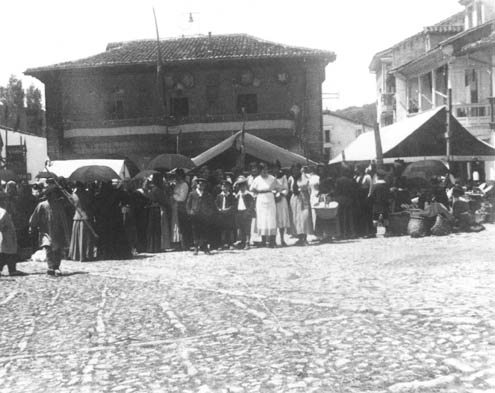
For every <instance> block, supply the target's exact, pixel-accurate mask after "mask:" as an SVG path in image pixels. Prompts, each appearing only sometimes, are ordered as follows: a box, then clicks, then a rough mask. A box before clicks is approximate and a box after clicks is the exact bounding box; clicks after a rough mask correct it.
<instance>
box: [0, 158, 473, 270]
mask: <svg viewBox="0 0 495 393" xmlns="http://www.w3.org/2000/svg"><path fill="white" fill-rule="evenodd" d="M401 172H402V170H401V168H399V167H398V168H395V167H394V168H392V169H391V170H390V171H388V172H386V171H384V170H377V168H376V166H375V165H372V164H370V165H369V166H367V167H365V166H356V167H352V166H350V165H347V164H344V165H342V166H341V167H339V168H335V167H325V166H316V167H311V166H304V167H303V166H301V165H299V164H294V165H292V167H291V168H288V169H283V168H281V166H280V165H278V164H275V165H270V166H269V165H267V164H265V163H251V164H250V166H249V170H248V171H245V172H237V173H235V172H225V171H223V170H221V169H216V170H214V171H211V170H210V169H209V168H208V167H207V166H203V167H201V168H197V169H196V170H194V171H193V172H189V173H186V172H185V171H184V170H183V169H176V170H174V171H172V172H167V173H160V172H155V173H152V174H151V175H150V176H149V177H147V178H142V179H141V178H137V179H132V180H124V181H122V180H113V181H107V182H89V183H86V184H83V183H81V182H75V183H71V182H68V181H66V180H65V179H63V178H47V179H43V180H42V181H40V182H38V183H37V184H34V185H28V184H16V183H15V182H12V181H10V182H8V183H6V184H2V189H1V190H0V232H1V234H2V240H1V241H0V272H1V269H3V267H4V266H5V265H7V266H8V269H9V274H11V275H19V274H22V273H21V272H19V271H18V270H17V269H16V262H17V261H18V260H20V257H19V255H20V251H21V250H25V249H32V250H40V251H38V252H41V253H42V255H43V258H44V259H45V260H46V262H47V264H48V270H47V273H48V274H50V275H60V274H61V271H60V263H61V260H62V259H63V258H68V259H72V260H75V261H92V260H96V259H127V258H132V257H133V256H135V255H136V254H138V253H158V252H166V251H174V250H175V251H179V250H182V251H193V253H194V254H198V252H199V251H203V252H205V253H207V254H209V253H210V252H211V250H212V249H216V250H221V249H234V248H239V249H241V248H242V249H249V248H250V247H253V246H261V247H263V246H264V247H277V246H286V245H287V243H286V240H287V236H291V237H295V238H296V239H297V241H296V243H295V244H296V245H300V246H304V245H308V236H314V239H316V240H317V241H319V242H329V241H333V240H339V239H352V238H357V237H364V238H369V237H376V234H377V226H378V225H383V226H384V227H385V230H386V232H385V234H386V235H388V234H389V232H388V221H389V217H390V215H391V214H394V213H397V212H402V211H407V210H412V209H416V210H419V211H421V212H422V214H423V215H425V216H435V215H438V214H444V216H445V217H446V218H447V219H448V220H451V222H452V225H453V226H457V227H458V228H459V229H460V230H469V229H470V228H473V225H475V223H474V221H473V220H474V218H473V208H472V206H471V205H470V204H469V201H467V200H466V199H465V198H464V197H463V194H464V191H465V189H464V188H463V187H461V185H460V184H458V183H456V180H455V179H453V178H452V177H451V176H446V177H444V178H432V179H430V181H429V183H428V184H425V182H419V183H416V184H415V183H414V182H411V181H408V180H407V179H406V178H404V177H402V176H401ZM193 173H194V174H193ZM320 209H321V210H320ZM322 211H327V212H334V213H335V214H330V215H328V214H327V215H324V214H321V212H322ZM276 239H278V244H277V243H276Z"/></svg>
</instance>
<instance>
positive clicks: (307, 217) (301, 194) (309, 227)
mask: <svg viewBox="0 0 495 393" xmlns="http://www.w3.org/2000/svg"><path fill="white" fill-rule="evenodd" d="M289 184H290V188H291V192H292V196H291V198H290V207H291V211H292V222H293V224H294V230H295V234H296V236H297V239H298V240H297V242H296V245H298V246H306V245H308V235H312V234H313V223H312V217H311V210H312V209H311V203H310V195H309V192H310V191H309V178H308V177H307V176H305V175H304V174H303V172H302V169H301V166H300V165H299V164H297V165H294V166H293V167H292V176H291V178H290V181H289Z"/></svg>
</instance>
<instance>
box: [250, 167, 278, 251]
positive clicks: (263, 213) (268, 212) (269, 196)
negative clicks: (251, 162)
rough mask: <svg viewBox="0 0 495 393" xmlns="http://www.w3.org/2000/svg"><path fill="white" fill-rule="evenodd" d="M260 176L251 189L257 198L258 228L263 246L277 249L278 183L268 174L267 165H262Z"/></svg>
mask: <svg viewBox="0 0 495 393" xmlns="http://www.w3.org/2000/svg"><path fill="white" fill-rule="evenodd" d="M260 170H261V172H260V174H259V176H258V177H256V178H255V179H254V180H253V182H252V184H251V187H250V191H251V192H252V193H254V194H255V196H256V227H257V229H258V234H259V235H261V241H262V243H263V245H267V244H268V245H269V247H275V236H276V234H277V208H276V204H275V194H274V192H276V187H277V183H276V181H275V177H273V176H272V175H270V174H269V173H268V169H267V166H266V164H263V163H262V164H260Z"/></svg>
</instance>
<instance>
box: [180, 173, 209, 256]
mask: <svg viewBox="0 0 495 393" xmlns="http://www.w3.org/2000/svg"><path fill="white" fill-rule="evenodd" d="M206 186H207V180H206V179H203V178H201V177H198V178H197V179H196V188H195V189H194V190H193V191H191V192H190V193H189V196H188V197H187V201H186V211H187V214H189V216H190V217H191V226H192V234H193V241H194V255H198V251H199V250H200V249H201V248H202V249H204V251H205V254H210V238H211V234H210V231H211V229H210V228H211V225H210V223H211V220H212V218H213V215H214V212H215V202H214V200H213V197H212V196H211V194H210V193H209V192H208V191H207V190H206Z"/></svg>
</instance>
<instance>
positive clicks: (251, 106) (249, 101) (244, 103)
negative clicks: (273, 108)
mask: <svg viewBox="0 0 495 393" xmlns="http://www.w3.org/2000/svg"><path fill="white" fill-rule="evenodd" d="M242 108H244V110H245V111H246V113H257V112H258V99H257V97H256V94H239V95H238V96H237V113H242Z"/></svg>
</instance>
